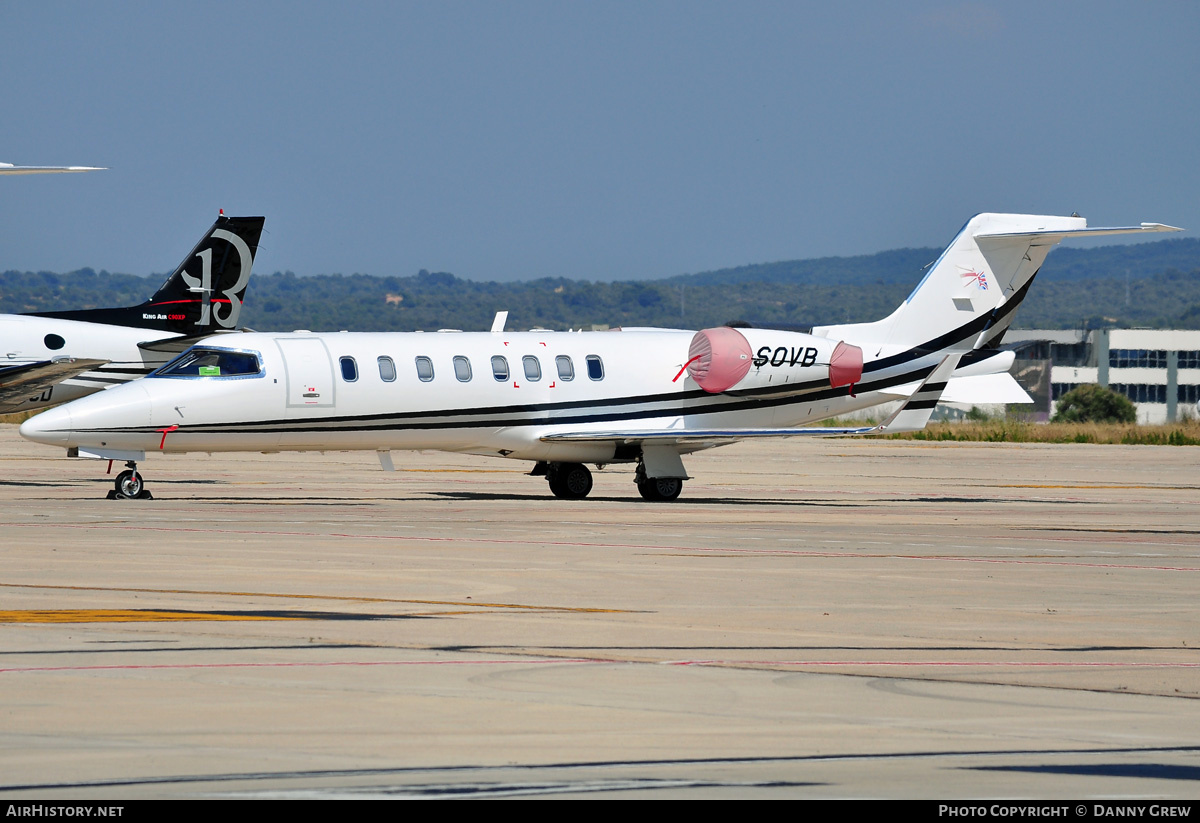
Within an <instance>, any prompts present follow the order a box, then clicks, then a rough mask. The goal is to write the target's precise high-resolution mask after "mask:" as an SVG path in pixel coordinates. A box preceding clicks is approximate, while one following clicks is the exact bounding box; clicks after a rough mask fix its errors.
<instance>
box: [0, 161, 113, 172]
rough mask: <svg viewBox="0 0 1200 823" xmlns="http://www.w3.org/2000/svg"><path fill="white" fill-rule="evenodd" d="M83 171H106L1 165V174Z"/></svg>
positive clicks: (65, 167) (64, 167)
mask: <svg viewBox="0 0 1200 823" xmlns="http://www.w3.org/2000/svg"><path fill="white" fill-rule="evenodd" d="M83 171H104V168H103V167H101V166H14V165H13V164H12V163H0V174H75V173H78V172H83Z"/></svg>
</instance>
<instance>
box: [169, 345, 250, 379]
mask: <svg viewBox="0 0 1200 823" xmlns="http://www.w3.org/2000/svg"><path fill="white" fill-rule="evenodd" d="M260 372H262V366H261V365H260V364H259V362H258V357H257V356H256V355H254V354H250V353H249V352H240V351H228V350H227V349H204V348H199V347H193V348H190V349H188V350H187V351H185V352H184V353H183V354H181V355H179V356H178V357H176V358H175V359H174V360H172V361H171V362H170V363H168V364H167V365H165V366H163V367H162V368H160V369H159V370H158V371H156V372H154V374H153V376H154V377H246V376H249V375H255V374H259V373H260Z"/></svg>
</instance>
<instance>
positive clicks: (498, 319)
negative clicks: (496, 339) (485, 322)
mask: <svg viewBox="0 0 1200 823" xmlns="http://www.w3.org/2000/svg"><path fill="white" fill-rule="evenodd" d="M507 322H508V312H506V311H498V312H496V316H495V317H494V318H493V319H492V331H493V332H495V333H497V334H498V333H500V332H502V331H504V324H505V323H507Z"/></svg>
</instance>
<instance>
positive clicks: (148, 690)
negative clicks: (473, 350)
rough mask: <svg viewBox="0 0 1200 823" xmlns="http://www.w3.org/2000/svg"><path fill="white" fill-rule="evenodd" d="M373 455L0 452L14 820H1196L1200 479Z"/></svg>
mask: <svg viewBox="0 0 1200 823" xmlns="http://www.w3.org/2000/svg"><path fill="white" fill-rule="evenodd" d="M393 457H394V459H395V462H396V467H397V471H396V472H394V473H386V472H383V471H382V470H381V469H380V468H379V464H378V462H377V460H376V459H375V456H374V455H373V454H371V453H328V454H324V455H321V454H289V455H271V456H265V455H213V456H208V455H188V456H159V457H151V458H149V459H147V460H146V461H145V462H144V463H143V464H141V468H142V469H143V472H144V474H145V475H146V480H147V486H148V488H149V489H150V490H151V492H152V493H153V494H154V497H155V499H153V500H144V501H109V500H105V499H104V497H105V493H106V492H107V491H108V489H109V488H110V487H111V482H112V477H111V475H108V476H106V475H105V474H104V470H105V464H104V463H103V462H99V461H87V460H72V459H68V458H66V457H64V456H63V454H62V452H61V451H56V450H54V449H50V448H47V447H44V446H37V445H33V444H30V443H26V442H25V441H23V440H21V438H20V437H19V436H18V434H17V431H16V428H15V427H13V426H0V468H2V469H3V476H2V478H0V522H2V523H3V531H2V534H3V537H2V538H0V558H2V561H3V562H2V565H0V598H2V599H0V695H2V696H3V699H2V700H0V796H3V797H4V798H5V799H6V800H7V801H9V802H20V801H22V800H26V799H32V798H42V799H45V798H56V799H81V798H90V799H107V798H113V799H119V798H155V797H171V798H183V797H187V798H214V797H249V798H264V797H284V798H334V797H396V798H400V797H514V796H542V797H596V798H616V797H631V798H632V797H637V798H668V797H670V798H674V797H690V798H697V797H720V798H733V797H756V798H775V797H786V798H845V797H854V798H930V799H983V798H1030V799H1055V798H1059V799H1091V798H1097V799H1099V798H1129V797H1138V798H1158V799H1164V800H1168V799H1172V798H1196V797H1200V699H1198V698H1200V631H1198V628H1200V619H1198V615H1197V592H1198V591H1200V516H1198V510H1197V505H1196V503H1197V496H1198V493H1200V450H1197V449H1194V448H1182V447H1141V446H1131V447H1124V446H1088V445H1071V446H1047V445H1010V444H936V443H914V442H897V441H857V440H854V441H852V440H820V441H815V440H814V441H803V442H801V441H760V442H756V443H745V444H738V445H735V446H730V447H726V448H722V449H716V450H713V451H711V452H707V453H702V454H698V455H693V456H691V457H689V458H686V459H685V462H686V465H687V467H688V470H689V471H690V472H691V474H692V475H693V476H694V479H693V480H691V481H690V482H689V483H688V484H687V485H686V487H685V489H684V492H683V496H682V497H681V498H680V499H679V500H678V501H676V502H674V503H669V504H650V503H645V502H643V501H642V500H641V499H640V498H638V497H637V493H636V489H635V487H634V485H633V482H632V480H633V474H632V470H631V469H630V468H629V467H620V466H617V467H609V468H607V469H606V470H604V471H602V472H597V473H596V475H595V477H596V483H595V489H594V491H593V493H592V497H590V498H588V499H587V500H584V501H578V502H574V501H563V500H557V499H554V498H553V497H551V496H550V493H549V490H548V489H547V488H546V484H545V482H544V481H543V480H542V479H540V478H533V477H527V476H525V475H524V472H525V471H528V466H526V465H525V464H519V463H510V462H508V461H503V460H498V459H496V460H491V459H487V458H476V457H463V456H456V455H445V454H435V453H419V454H417V453H395V454H394V455H393ZM118 468H119V467H118Z"/></svg>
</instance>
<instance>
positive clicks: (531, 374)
mask: <svg viewBox="0 0 1200 823" xmlns="http://www.w3.org/2000/svg"><path fill="white" fill-rule="evenodd" d="M521 362H522V363H523V364H524V365H525V379H526V380H528V381H529V382H530V383H536V382H537V381H539V380H541V379H542V364H541V363H539V362H538V359H537V358H536V357H534V356H533V355H532V354H527V355H525V356H524V357H522V358H521Z"/></svg>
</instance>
